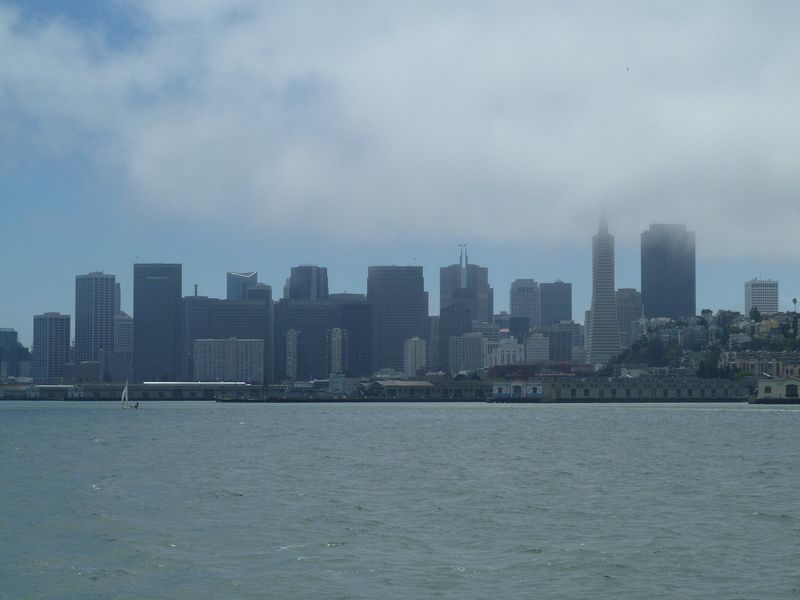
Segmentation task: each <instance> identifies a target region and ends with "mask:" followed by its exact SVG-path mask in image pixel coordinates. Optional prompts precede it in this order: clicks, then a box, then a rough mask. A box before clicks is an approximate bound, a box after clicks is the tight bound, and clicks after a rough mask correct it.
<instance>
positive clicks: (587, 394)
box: [583, 388, 589, 398]
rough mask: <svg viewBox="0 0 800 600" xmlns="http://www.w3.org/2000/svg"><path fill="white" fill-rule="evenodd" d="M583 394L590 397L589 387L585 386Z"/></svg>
mask: <svg viewBox="0 0 800 600" xmlns="http://www.w3.org/2000/svg"><path fill="white" fill-rule="evenodd" d="M583 395H584V396H585V397H586V398H588V397H589V388H583Z"/></svg>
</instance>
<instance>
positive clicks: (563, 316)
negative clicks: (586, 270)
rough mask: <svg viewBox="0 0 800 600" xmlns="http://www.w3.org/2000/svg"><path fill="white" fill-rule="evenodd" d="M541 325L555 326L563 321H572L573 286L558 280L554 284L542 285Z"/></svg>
mask: <svg viewBox="0 0 800 600" xmlns="http://www.w3.org/2000/svg"><path fill="white" fill-rule="evenodd" d="M539 295H540V297H541V307H542V308H541V315H542V317H541V325H543V326H544V327H547V326H548V325H555V324H556V323H561V322H562V321H572V284H571V283H565V282H563V281H561V280H556V281H554V282H553V283H540V284H539Z"/></svg>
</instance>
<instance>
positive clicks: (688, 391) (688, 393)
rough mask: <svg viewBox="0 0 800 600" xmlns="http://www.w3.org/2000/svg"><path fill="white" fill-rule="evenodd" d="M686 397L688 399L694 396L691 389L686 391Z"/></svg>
mask: <svg viewBox="0 0 800 600" xmlns="http://www.w3.org/2000/svg"><path fill="white" fill-rule="evenodd" d="M686 395H687V396H689V398H691V397H692V396H694V390H693V389H692V388H689V389H688V390H686Z"/></svg>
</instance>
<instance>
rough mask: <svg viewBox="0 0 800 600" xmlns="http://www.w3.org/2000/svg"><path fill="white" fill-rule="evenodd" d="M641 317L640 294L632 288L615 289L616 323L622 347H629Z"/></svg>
mask: <svg viewBox="0 0 800 600" xmlns="http://www.w3.org/2000/svg"><path fill="white" fill-rule="evenodd" d="M641 318H642V295H641V294H640V293H639V292H638V291H637V290H635V289H633V288H620V289H618V290H617V323H618V326H619V332H620V341H621V344H622V347H623V348H630V346H631V344H632V343H633V341H634V332H635V331H636V330H637V328H638V325H637V324H638V322H639V320H640V319H641Z"/></svg>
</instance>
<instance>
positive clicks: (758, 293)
mask: <svg viewBox="0 0 800 600" xmlns="http://www.w3.org/2000/svg"><path fill="white" fill-rule="evenodd" d="M753 308H757V309H758V312H760V313H761V314H762V315H774V314H775V313H777V312H778V282H777V281H774V280H772V279H751V280H750V281H745V283H744V314H746V315H749V314H750V311H751V310H753Z"/></svg>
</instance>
